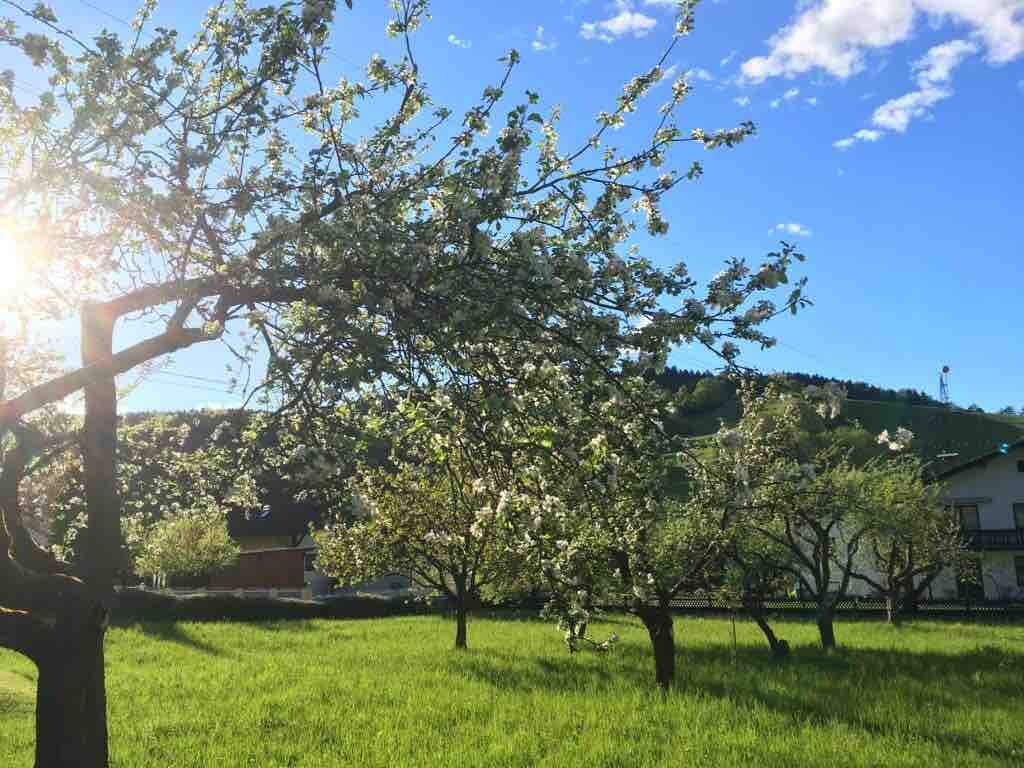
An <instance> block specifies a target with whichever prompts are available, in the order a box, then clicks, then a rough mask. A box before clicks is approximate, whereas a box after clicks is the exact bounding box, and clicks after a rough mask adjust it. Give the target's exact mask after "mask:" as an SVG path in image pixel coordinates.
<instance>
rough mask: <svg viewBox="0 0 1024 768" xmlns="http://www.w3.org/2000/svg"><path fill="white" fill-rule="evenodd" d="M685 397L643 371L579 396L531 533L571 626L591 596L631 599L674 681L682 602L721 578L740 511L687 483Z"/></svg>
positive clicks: (663, 679)
mask: <svg viewBox="0 0 1024 768" xmlns="http://www.w3.org/2000/svg"><path fill="white" fill-rule="evenodd" d="M677 399H678V398H676V397H674V396H671V395H669V394H668V393H666V392H665V391H664V390H662V389H661V388H660V387H658V386H657V385H656V384H653V383H652V382H649V381H647V380H645V379H644V378H642V377H627V378H624V379H622V380H620V381H619V382H618V383H617V385H616V386H615V387H608V388H603V387H596V388H593V389H591V390H589V391H587V392H586V395H584V396H580V395H576V397H575V402H576V405H575V406H574V407H573V409H572V410H569V409H565V410H562V411H561V412H560V413H559V421H556V422H554V423H555V424H558V425H560V426H559V428H558V429H557V430H555V431H554V432H553V438H552V446H553V455H552V456H551V457H550V458H549V461H550V462H551V464H550V469H549V470H548V472H549V473H550V474H553V475H556V476H558V477H559V478H561V479H560V480H557V481H555V482H553V483H551V485H560V486H561V488H552V489H551V490H550V491H548V492H547V493H548V495H547V496H545V498H546V503H544V504H537V506H536V510H537V515H536V518H535V521H534V525H533V531H532V532H530V534H529V535H530V536H531V539H532V540H533V541H535V542H537V546H538V551H539V552H540V555H539V556H540V558H541V567H542V571H543V573H544V574H545V576H546V578H547V580H548V584H549V588H550V589H551V590H552V591H553V592H554V594H555V598H554V600H553V601H552V607H553V609H557V610H559V611H560V612H561V614H562V615H561V622H562V624H563V626H568V627H570V628H571V627H572V625H573V623H574V622H575V623H579V621H580V620H581V618H582V620H586V618H587V617H588V615H589V605H590V604H591V603H595V602H597V603H604V604H613V603H617V604H619V605H621V606H622V607H623V608H624V609H625V610H626V611H628V612H630V613H632V614H633V615H635V616H636V617H637V618H639V619H640V621H641V622H642V623H643V625H644V627H645V628H646V629H647V632H648V637H649V639H650V643H651V649H652V652H653V656H654V668H655V669H654V672H655V674H654V679H655V682H656V684H657V685H658V686H659V687H661V688H663V689H667V688H669V687H671V686H672V684H673V681H674V679H675V670H676V647H675V629H674V620H673V617H672V611H671V603H672V600H673V599H674V598H675V597H676V596H677V595H679V594H680V593H682V592H690V591H693V590H695V589H700V588H707V587H708V586H709V585H711V584H713V583H716V582H717V581H718V580H719V578H720V572H721V561H722V556H723V554H724V552H725V547H726V545H727V543H728V540H729V530H730V528H731V526H732V523H733V514H734V511H735V508H734V507H733V506H731V505H729V504H720V503H718V504H711V503H708V501H709V499H708V498H707V497H706V495H705V494H704V493H703V491H702V490H701V489H699V488H697V489H689V490H688V489H687V488H686V479H687V476H688V474H689V473H690V472H692V467H691V466H690V462H691V461H692V458H691V456H690V455H689V451H688V449H687V447H686V445H685V443H684V442H683V441H682V440H680V439H679V438H676V437H673V436H671V435H669V434H668V433H666V432H665V430H664V428H663V427H662V422H663V420H664V419H665V418H666V417H668V416H669V415H670V414H671V412H673V411H674V409H675V408H676V407H678V402H677ZM637 403H643V404H644V406H643V407H638V406H637ZM567 466H568V467H572V469H570V470H569V472H568V473H567V471H566V467H567ZM716 501H717V499H716ZM567 639H569V638H567ZM570 647H571V646H570Z"/></svg>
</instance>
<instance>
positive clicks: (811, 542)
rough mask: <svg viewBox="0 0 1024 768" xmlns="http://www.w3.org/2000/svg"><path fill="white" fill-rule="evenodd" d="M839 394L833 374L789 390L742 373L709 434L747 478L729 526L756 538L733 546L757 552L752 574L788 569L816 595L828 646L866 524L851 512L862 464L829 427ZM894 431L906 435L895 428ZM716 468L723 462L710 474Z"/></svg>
mask: <svg viewBox="0 0 1024 768" xmlns="http://www.w3.org/2000/svg"><path fill="white" fill-rule="evenodd" d="M843 400H844V392H843V390H841V389H840V388H838V387H836V386H834V385H831V384H830V385H826V386H825V387H818V386H816V385H811V386H808V387H807V388H806V389H805V390H804V394H803V396H794V395H793V394H792V393H789V392H786V391H784V390H782V389H780V388H779V386H777V385H775V384H770V385H769V386H767V387H765V388H762V389H758V388H757V387H754V386H752V385H751V384H749V383H748V384H746V385H745V386H744V387H743V388H742V389H741V403H742V417H741V418H740V421H739V423H738V424H737V425H736V427H735V428H734V429H728V430H725V429H723V431H722V432H720V434H719V436H718V437H717V439H716V442H715V451H716V456H715V463H716V464H717V465H719V466H720V467H726V466H732V467H733V471H734V472H735V473H736V474H738V475H739V476H741V477H742V478H744V482H743V494H744V496H746V497H747V501H746V502H745V504H744V507H745V509H746V514H745V515H744V516H743V518H742V524H741V525H738V526H737V529H736V530H737V535H739V536H741V537H742V536H746V537H755V538H754V539H753V541H750V540H749V539H748V540H747V541H742V542H741V547H740V552H743V551H744V550H746V551H747V552H753V553H756V555H757V557H756V559H755V560H754V561H753V565H752V567H753V568H754V575H755V576H758V577H759V578H765V577H770V578H771V579H776V578H778V577H779V576H780V574H782V573H785V574H788V575H789V576H790V577H791V579H792V581H793V582H794V583H796V584H797V585H798V586H799V587H800V589H801V591H802V592H803V593H804V595H805V596H806V597H807V598H809V599H811V600H813V601H814V602H815V604H816V610H817V616H816V618H817V623H818V630H819V634H820V637H821V644H822V647H823V648H825V649H826V650H829V649H832V648H834V647H835V645H836V639H835V630H834V615H835V606H836V603H837V602H838V601H839V600H840V599H842V597H844V596H845V595H846V594H847V593H848V590H849V586H850V580H851V578H852V573H853V563H854V561H855V559H856V557H857V555H858V552H859V550H860V546H861V541H862V539H863V537H864V535H865V530H866V524H865V523H863V522H862V521H860V520H859V518H858V517H857V516H856V512H857V510H858V509H860V505H861V504H862V497H863V489H864V485H865V479H864V473H863V470H861V469H859V468H857V467H856V466H855V465H854V464H853V463H852V462H851V460H850V449H849V448H848V447H847V446H848V436H846V435H844V434H843V433H841V432H837V431H835V430H834V429H833V428H832V427H833V421H834V420H835V419H836V418H838V416H839V414H840V413H841V409H842V404H843ZM885 439H886V441H888V440H889V437H888V434H887V433H886V435H885ZM898 439H899V440H900V441H906V440H907V439H908V437H907V436H906V435H905V434H904V433H903V432H901V433H900V436H899V438H898ZM722 475H724V472H723V471H722V470H721V469H720V470H718V471H717V472H716V473H715V474H714V475H712V476H711V478H710V481H709V482H714V481H715V480H714V478H715V476H722ZM759 540H760V543H759ZM761 574H764V576H761Z"/></svg>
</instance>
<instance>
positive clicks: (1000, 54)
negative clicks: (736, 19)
mask: <svg viewBox="0 0 1024 768" xmlns="http://www.w3.org/2000/svg"><path fill="white" fill-rule="evenodd" d="M797 7H798V9H799V13H798V15H797V16H796V17H795V18H794V19H793V20H792V21H791V22H790V24H788V25H787V26H785V27H783V28H782V29H780V30H779V31H778V32H777V33H776V34H775V35H773V36H772V37H771V38H770V39H769V41H768V44H769V47H770V50H769V52H768V53H767V54H766V55H764V56H755V57H753V58H750V59H747V60H746V61H745V62H743V65H742V75H743V78H744V79H745V80H746V81H748V82H754V83H760V82H763V81H764V80H767V79H768V78H771V77H780V76H781V77H793V76H796V75H799V74H803V73H805V72H810V71H812V70H817V69H820V70H824V71H825V72H827V73H828V74H830V75H832V76H833V77H837V78H840V79H846V78H848V77H850V76H851V75H854V74H856V73H858V72H860V71H861V70H862V69H863V68H864V59H865V56H866V55H867V53H868V52H870V51H872V50H881V49H885V48H888V47H890V46H892V45H895V44H897V43H900V42H903V41H905V40H907V39H909V38H910V37H911V35H912V34H913V32H914V29H915V27H916V25H917V23H918V21H919V19H920V18H922V17H925V16H927V17H928V18H930V19H931V20H932V21H934V22H936V23H941V22H944V21H947V20H949V21H952V22H954V23H958V24H962V25H965V26H966V27H967V28H968V29H969V30H970V32H971V36H972V37H973V38H975V39H976V40H978V41H980V42H981V43H982V44H983V45H984V46H985V50H986V53H987V58H988V60H989V61H990V62H992V63H995V64H1001V63H1006V62H1008V61H1012V60H1013V59H1015V58H1017V57H1018V56H1021V55H1022V54H1024V3H1021V2H1020V0H810V2H807V1H805V0H801V2H800V3H799V4H798V6H797Z"/></svg>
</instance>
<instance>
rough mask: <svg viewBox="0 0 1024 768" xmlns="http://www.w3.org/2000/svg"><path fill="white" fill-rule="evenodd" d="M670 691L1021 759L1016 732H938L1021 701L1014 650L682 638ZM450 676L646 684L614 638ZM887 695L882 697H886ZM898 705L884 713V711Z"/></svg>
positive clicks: (565, 685) (631, 649) (512, 684)
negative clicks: (608, 649)
mask: <svg viewBox="0 0 1024 768" xmlns="http://www.w3.org/2000/svg"><path fill="white" fill-rule="evenodd" d="M677 663H678V670H677V680H676V692H677V693H678V694H680V695H686V694H700V695H704V696H713V697H716V698H721V699H727V700H729V701H730V702H731V703H733V704H735V705H736V706H737V707H740V708H742V707H755V706H756V707H764V708H765V709H768V710H771V711H774V712H777V713H781V714H783V715H785V716H787V717H789V718H792V719H793V720H795V721H797V722H800V723H805V724H812V725H817V726H828V725H829V724H841V725H844V726H846V727H849V728H851V729H854V730H860V731H863V732H865V733H867V734H870V735H872V736H876V737H889V738H897V739H901V740H907V741H912V740H920V741H923V742H931V743H933V744H935V745H937V746H940V747H946V748H953V749H962V750H969V751H972V752H974V753H976V754H978V755H981V756H984V757H988V758H993V759H997V760H1001V761H1006V762H1007V764H1024V732H1021V731H1014V732H1006V733H1003V734H1001V735H1000V736H998V737H995V738H991V737H988V738H984V739H983V738H981V737H980V736H979V735H976V734H970V733H963V732H959V733H958V732H955V731H944V730H943V728H945V727H946V725H945V724H946V723H950V722H956V721H958V720H959V719H960V718H962V716H963V714H964V712H965V710H966V709H968V708H970V707H971V706H977V702H984V706H987V707H997V708H998V707H1005V706H1007V705H1010V706H1018V707H1019V706H1020V705H1021V704H1022V703H1024V687H1022V686H1021V682H1020V681H1021V677H1020V675H1021V672H1020V670H1021V669H1024V653H1020V652H1018V651H1017V650H1016V649H1014V650H1007V649H1005V648H1000V647H995V646H986V647H982V648H979V649H978V650H976V651H970V652H966V653H957V654H942V653H935V652H911V651H904V650H899V649H892V650H886V649H864V650H861V649H849V648H847V649H840V650H838V651H837V652H834V653H825V652H823V651H821V650H820V649H816V648H813V647H806V646H804V647H800V648H798V649H796V651H795V653H794V654H793V655H792V656H791V657H789V658H787V659H783V660H777V659H775V658H773V657H772V656H771V654H770V653H769V651H768V648H767V646H764V647H762V646H759V645H740V646H739V647H738V648H737V649H736V651H735V654H734V652H733V649H732V647H731V646H728V645H725V646H697V647H687V646H685V645H682V646H681V647H680V649H679V656H678V661H677ZM449 669H450V671H451V673H452V674H453V675H456V676H460V675H461V676H463V677H469V678H471V679H474V680H479V681H481V682H485V683H488V684H490V685H493V686H495V687H496V688H500V689H518V690H546V691H552V692H558V693H565V692H567V691H573V690H579V691H584V690H586V691H588V692H591V691H603V690H609V689H621V688H622V687H623V686H625V685H631V684H632V685H640V686H648V687H649V688H650V690H651V693H652V696H653V695H657V690H656V689H655V687H654V683H653V677H654V669H653V659H652V656H651V653H650V648H648V647H647V646H646V644H642V643H623V644H622V645H621V646H619V647H616V648H615V650H614V651H613V652H612V653H611V654H609V655H607V656H595V655H593V654H581V655H578V656H576V657H570V656H569V655H568V654H566V656H564V657H561V658H541V659H533V660H531V659H530V658H528V657H525V656H523V655H519V654H516V653H513V652H511V651H499V650H490V649H484V650H479V651H476V652H471V653H469V654H467V655H465V656H459V657H458V658H453V659H452V660H451V661H450V662H449ZM887 699H891V701H886V700H887ZM894 711H895V712H899V713H900V715H899V717H894V716H893V715H892V713H893V712H894Z"/></svg>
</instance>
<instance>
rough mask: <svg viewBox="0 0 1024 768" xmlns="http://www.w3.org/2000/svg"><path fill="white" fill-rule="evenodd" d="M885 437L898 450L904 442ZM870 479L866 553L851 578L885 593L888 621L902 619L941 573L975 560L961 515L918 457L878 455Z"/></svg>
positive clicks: (868, 469) (863, 520)
mask: <svg viewBox="0 0 1024 768" xmlns="http://www.w3.org/2000/svg"><path fill="white" fill-rule="evenodd" d="M881 438H882V439H883V440H884V442H886V443H888V444H889V445H893V446H895V447H897V448H900V449H902V447H904V445H905V443H904V442H892V441H891V440H890V438H889V436H888V433H887V432H885V433H883V434H882V436H881ZM906 442H909V441H906ZM866 481H867V487H866V489H865V492H866V493H865V503H864V506H863V508H862V509H861V516H862V517H861V524H862V525H864V527H865V529H866V532H865V536H864V544H865V547H864V548H865V550H866V552H865V556H864V557H861V558H859V559H858V560H857V561H856V562H855V564H854V570H853V573H852V577H853V578H854V579H856V580H858V581H860V582H862V583H864V584H867V585H868V586H869V587H871V588H872V589H874V590H876V591H877V592H878V593H879V594H880V595H882V596H883V597H884V598H885V606H886V620H887V621H888V623H890V624H899V622H900V618H901V614H902V613H903V612H904V611H905V610H906V609H907V608H908V606H910V605H913V604H916V602H917V601H918V600H919V599H920V598H921V596H922V595H923V594H924V593H925V592H926V591H927V590H928V587H930V586H931V585H932V583H933V582H934V581H935V579H936V578H938V576H939V574H941V573H942V572H943V571H945V570H947V569H955V570H956V571H957V572H958V573H967V572H969V571H970V570H971V566H972V564H973V562H974V561H973V559H972V558H971V556H970V552H969V550H968V549H967V542H966V540H965V538H964V536H963V534H962V532H961V530H960V525H959V520H957V518H956V515H955V514H953V512H952V510H950V509H949V508H948V507H947V506H946V504H945V503H944V502H943V499H942V495H943V487H942V485H941V484H940V483H935V482H929V478H928V477H927V475H926V469H925V466H924V463H923V462H922V460H921V459H920V458H919V457H917V456H914V455H908V454H901V455H898V456H897V457H895V458H883V459H880V460H875V461H873V462H871V463H870V464H869V466H868V467H866Z"/></svg>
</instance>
